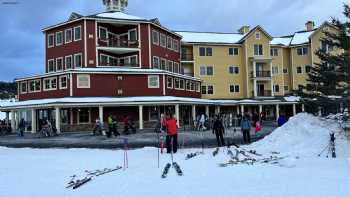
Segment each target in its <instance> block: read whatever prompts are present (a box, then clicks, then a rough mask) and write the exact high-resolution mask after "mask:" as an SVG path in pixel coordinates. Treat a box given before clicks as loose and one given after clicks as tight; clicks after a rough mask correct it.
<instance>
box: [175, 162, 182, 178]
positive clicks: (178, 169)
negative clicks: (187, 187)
mask: <svg viewBox="0 0 350 197" xmlns="http://www.w3.org/2000/svg"><path fill="white" fill-rule="evenodd" d="M173 166H174V168H175V171H176V173H177V175H179V176H183V172H182V170H181V168H180V165H179V164H178V163H176V162H174V163H173Z"/></svg>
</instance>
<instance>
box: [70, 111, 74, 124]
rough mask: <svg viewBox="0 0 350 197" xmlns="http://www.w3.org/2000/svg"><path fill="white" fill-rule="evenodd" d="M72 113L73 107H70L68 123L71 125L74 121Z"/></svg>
mask: <svg viewBox="0 0 350 197" xmlns="http://www.w3.org/2000/svg"><path fill="white" fill-rule="evenodd" d="M73 116H74V114H73V108H70V125H73V123H74V122H73V121H74V119H73V118H74V117H73Z"/></svg>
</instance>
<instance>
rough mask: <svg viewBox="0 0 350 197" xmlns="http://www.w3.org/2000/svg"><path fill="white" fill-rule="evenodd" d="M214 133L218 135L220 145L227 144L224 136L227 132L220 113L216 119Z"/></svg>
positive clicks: (217, 139)
mask: <svg viewBox="0 0 350 197" xmlns="http://www.w3.org/2000/svg"><path fill="white" fill-rule="evenodd" d="M214 133H215V135H216V141H217V143H218V147H221V146H225V141H224V136H223V134H225V128H224V125H223V124H222V121H221V118H220V116H219V115H218V116H217V117H216V120H215V122H214V126H213V134H214Z"/></svg>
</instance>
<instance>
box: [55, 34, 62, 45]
mask: <svg viewBox="0 0 350 197" xmlns="http://www.w3.org/2000/svg"><path fill="white" fill-rule="evenodd" d="M62 44H63V32H61V31H60V32H57V33H56V46H60V45H62Z"/></svg>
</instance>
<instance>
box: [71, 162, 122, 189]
mask: <svg viewBox="0 0 350 197" xmlns="http://www.w3.org/2000/svg"><path fill="white" fill-rule="evenodd" d="M120 169H122V167H121V166H117V167H116V168H112V169H108V168H105V169H103V170H96V171H95V172H90V171H87V170H86V171H85V172H86V173H87V175H86V177H84V178H82V179H76V178H77V176H76V175H73V176H71V178H72V179H71V180H70V181H69V182H68V184H67V186H66V188H67V189H68V188H72V189H73V190H75V189H78V188H79V187H81V186H83V185H85V184H86V183H88V182H90V181H92V178H93V177H99V176H102V175H105V174H108V173H111V172H114V171H117V170H120Z"/></svg>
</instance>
